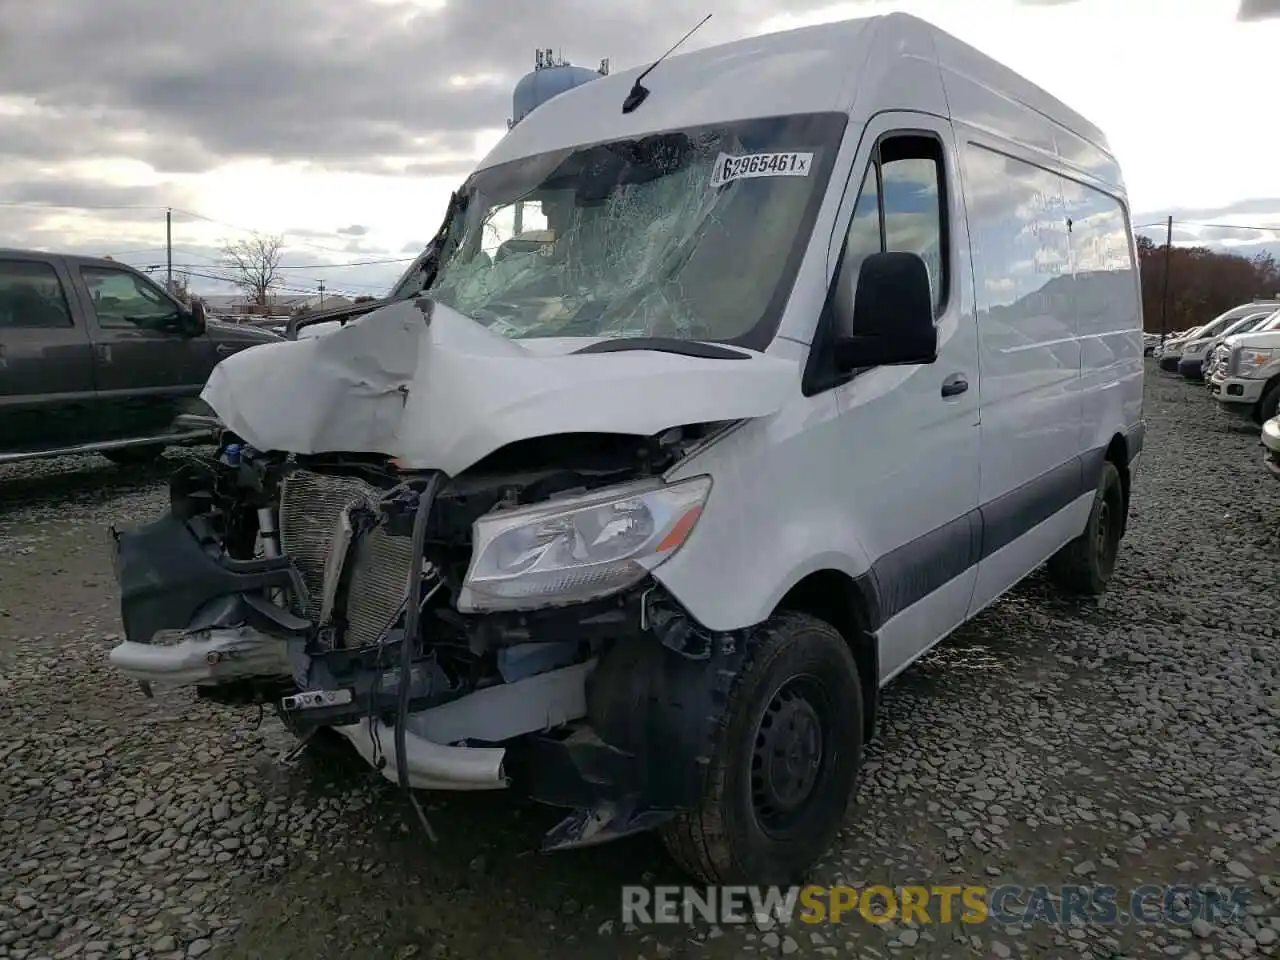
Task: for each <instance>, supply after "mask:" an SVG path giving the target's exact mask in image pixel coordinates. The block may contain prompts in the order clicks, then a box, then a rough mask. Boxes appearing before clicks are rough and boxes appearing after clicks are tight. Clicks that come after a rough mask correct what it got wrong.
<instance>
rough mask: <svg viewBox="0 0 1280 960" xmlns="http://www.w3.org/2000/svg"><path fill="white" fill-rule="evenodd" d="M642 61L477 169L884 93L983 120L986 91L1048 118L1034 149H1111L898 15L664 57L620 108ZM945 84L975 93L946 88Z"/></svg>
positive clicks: (536, 123)
mask: <svg viewBox="0 0 1280 960" xmlns="http://www.w3.org/2000/svg"><path fill="white" fill-rule="evenodd" d="M648 66H649V64H648V63H644V64H642V65H640V66H638V67H634V68H632V69H629V70H624V71H619V72H617V73H613V74H610V75H608V76H604V77H601V78H599V79H598V80H593V81H592V82H591V83H587V84H583V85H581V86H579V87H575V88H574V89H572V90H568V91H566V92H565V93H562V94H560V96H558V97H555V98H553V99H551V100H549V101H547V102H546V103H544V104H542V105H541V106H540V107H539V108H538V110H536V111H535V112H534V113H532V114H530V115H529V117H528V119H527V122H522V123H520V124H517V125H516V126H515V127H514V128H513V129H512V130H511V132H510V133H508V134H507V136H505V137H504V138H503V139H502V140H501V141H499V142H498V144H497V145H496V146H495V147H494V148H493V150H492V151H490V153H489V155H488V156H486V157H485V158H484V160H482V161H481V162H480V165H479V166H480V167H481V168H485V167H490V166H494V165H496V164H499V163H503V162H506V161H508V160H513V159H517V158H519V157H524V156H530V155H532V154H537V153H542V152H545V151H548V150H556V149H561V148H564V147H566V146H580V145H585V144H590V143H599V142H603V141H608V140H616V139H623V138H630V137H635V136H642V135H644V134H648V133H655V132H657V131H660V130H672V129H679V128H682V127H694V126H699V125H701V124H709V123H725V122H732V121H735V120H746V119H751V118H755V117H768V116H780V115H785V114H794V113H815V112H824V111H833V112H841V113H848V114H850V115H851V116H853V118H854V119H855V120H865V119H867V118H868V117H869V116H870V115H871V114H872V113H875V112H879V111H880V110H882V109H883V108H884V104H885V103H886V102H891V103H893V105H894V106H896V107H899V108H900V109H904V110H911V109H915V110H922V111H925V112H932V113H938V112H945V111H946V110H947V108H948V100H950V104H949V106H950V110H951V115H952V116H953V118H955V119H960V120H964V121H966V122H969V123H970V124H972V125H974V126H976V127H982V126H984V125H987V124H990V123H991V122H992V117H993V115H997V116H998V115H999V114H1000V113H1002V111H1001V110H1000V109H999V108H998V107H995V108H994V109H993V106H992V103H991V102H990V100H989V97H990V96H991V95H994V96H995V97H996V98H998V99H999V100H1002V101H1005V103H1006V104H1009V103H1011V104H1016V105H1019V106H1021V107H1022V108H1024V112H1025V111H1027V110H1029V111H1031V112H1033V113H1034V114H1038V115H1040V117H1041V118H1043V120H1045V121H1047V122H1048V125H1049V127H1051V128H1053V129H1054V131H1055V132H1046V133H1042V134H1040V140H1041V141H1042V143H1040V144H1036V146H1039V147H1040V148H1041V149H1046V150H1047V151H1048V152H1051V153H1063V154H1064V155H1069V154H1070V152H1071V151H1070V149H1069V147H1070V145H1067V147H1068V148H1067V149H1065V150H1064V148H1063V146H1062V145H1060V144H1057V140H1059V139H1066V140H1071V139H1073V138H1071V137H1066V138H1062V136H1061V135H1062V133H1067V132H1069V133H1070V134H1074V135H1075V138H1078V139H1079V140H1081V141H1083V142H1084V144H1087V145H1088V146H1089V147H1092V148H1093V149H1092V151H1087V152H1100V153H1101V154H1104V155H1106V157H1108V158H1110V156H1111V151H1110V148H1109V146H1108V144H1107V142H1106V138H1105V137H1104V135H1103V134H1102V131H1101V130H1099V129H1098V128H1097V127H1095V126H1094V125H1093V124H1092V123H1090V122H1089V121H1088V120H1086V119H1085V118H1084V117H1082V116H1081V115H1080V114H1078V113H1077V112H1076V111H1074V110H1073V109H1071V108H1070V107H1068V106H1067V105H1066V104H1064V103H1063V102H1062V101H1060V100H1058V99H1057V98H1056V97H1054V96H1052V95H1051V94H1049V93H1047V92H1046V91H1044V90H1043V89H1041V88H1040V87H1038V86H1036V85H1035V84H1033V83H1031V82H1030V81H1029V80H1026V79H1025V78H1023V77H1022V76H1020V75H1019V74H1017V73H1015V72H1014V71H1013V70H1011V69H1009V68H1008V67H1005V66H1004V65H1002V64H1001V63H999V62H998V61H996V60H994V59H993V58H991V57H989V56H987V55H986V54H984V53H982V52H981V51H979V50H977V49H975V48H974V47H972V46H970V45H968V44H967V43H964V42H963V41H961V40H959V39H957V38H956V37H954V36H952V35H951V34H949V33H947V32H945V31H943V30H940V29H939V28H937V27H935V26H933V25H932V24H930V23H928V22H926V21H924V20H921V19H920V18H918V17H914V16H911V15H910V14H905V13H889V14H882V15H879V16H874V17H862V18H858V19H852V20H841V21H837V22H834V23H823V24H818V25H816V26H810V27H800V28H797V29H794V30H786V31H782V32H779V33H771V34H764V35H762V36H755V37H747V38H745V39H742V40H736V41H733V42H730V43H725V44H721V45H718V46H712V47H705V48H702V49H700V50H694V51H691V52H689V53H684V54H678V55H675V56H672V57H670V58H669V59H667V60H665V61H664V62H663V63H662V65H661V66H660V67H658V69H656V70H655V71H654V72H653V73H652V74H650V75H649V76H648V77H646V78H645V85H646V86H647V87H648V88H649V89H650V91H651V94H650V96H649V98H648V99H647V100H646V101H645V102H644V104H643V105H642V106H640V107H639V109H637V110H636V111H635V112H633V113H631V114H624V113H623V112H622V101H623V99H624V98H625V97H626V95H627V92H628V90H630V88H631V85H632V83H633V82H634V81H635V79H636V78H637V77H638V76H639V75H640V73H641V72H643V71H644V70H645V69H647V68H648ZM944 83H945V84H946V87H947V93H944V92H943V84H944ZM953 85H954V86H956V87H964V88H966V90H965V92H966V93H969V92H972V91H980V94H978V95H977V96H976V98H975V96H974V95H968V96H965V95H962V96H960V97H955V96H952V97H948V95H947V94H949V93H951V88H952V87H953ZM966 105H967V106H968V107H969V109H966ZM966 114H968V115H966ZM996 123H999V119H997V120H996ZM1006 135H1007V133H1006ZM1086 166H1088V165H1087V164H1086ZM1107 179H1113V178H1107Z"/></svg>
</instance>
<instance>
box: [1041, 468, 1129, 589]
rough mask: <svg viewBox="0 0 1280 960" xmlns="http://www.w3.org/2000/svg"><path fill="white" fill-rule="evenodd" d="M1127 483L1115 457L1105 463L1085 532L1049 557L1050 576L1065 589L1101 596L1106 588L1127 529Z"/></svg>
mask: <svg viewBox="0 0 1280 960" xmlns="http://www.w3.org/2000/svg"><path fill="white" fill-rule="evenodd" d="M1124 510H1125V500H1124V485H1123V484H1122V483H1121V481H1120V471H1119V470H1117V469H1116V465H1115V464H1114V463H1112V462H1111V461H1109V460H1108V461H1106V462H1104V463H1103V464H1102V476H1100V477H1099V478H1098V488H1097V492H1096V494H1095V495H1094V498H1093V509H1092V510H1091V511H1090V512H1089V523H1088V525H1087V526H1086V527H1085V530H1084V533H1082V534H1080V536H1078V537H1076V538H1075V539H1074V540H1072V541H1071V542H1070V543H1068V544H1067V545H1066V546H1064V547H1063V548H1062V549H1061V550H1059V551H1058V552H1057V553H1056V554H1054V555H1053V557H1052V558H1051V559H1050V560H1049V576H1050V578H1051V579H1052V580H1053V581H1054V583H1055V584H1056V585H1057V586H1058V587H1059V588H1060V589H1061V590H1063V591H1064V592H1066V593H1070V594H1075V595H1078V596H1098V595H1100V594H1102V593H1105V592H1106V589H1107V584H1108V583H1110V582H1111V574H1112V572H1113V571H1114V570H1115V566H1116V556H1117V555H1118V554H1119V552H1120V536H1121V532H1122V531H1123V530H1124Z"/></svg>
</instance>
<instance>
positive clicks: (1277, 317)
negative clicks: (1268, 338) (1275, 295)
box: [1201, 310, 1280, 390]
mask: <svg viewBox="0 0 1280 960" xmlns="http://www.w3.org/2000/svg"><path fill="white" fill-rule="evenodd" d="M1276 329H1280V310H1275V311H1273V312H1271V313H1269V314H1267V315H1266V316H1264V317H1263V318H1262V319H1261V320H1258V319H1252V320H1250V322H1248V323H1243V324H1241V325H1240V326H1239V327H1236V326H1234V325H1233V326H1232V327H1229V328H1228V329H1227V330H1225V331H1224V332H1223V334H1222V335H1221V336H1219V337H1217V338H1216V339H1215V340H1214V341H1213V344H1212V346H1210V348H1209V352H1208V353H1206V354H1205V360H1204V367H1203V369H1202V370H1201V376H1202V377H1203V379H1204V382H1205V384H1206V385H1208V386H1209V387H1210V389H1211V390H1212V381H1213V374H1214V372H1215V371H1216V370H1217V368H1218V364H1220V363H1222V362H1223V361H1224V360H1226V358H1227V356H1228V355H1229V354H1230V353H1231V343H1232V341H1233V338H1234V337H1236V336H1239V335H1242V334H1246V333H1263V332H1265V331H1268V330H1276Z"/></svg>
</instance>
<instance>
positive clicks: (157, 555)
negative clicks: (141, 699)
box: [109, 513, 311, 685]
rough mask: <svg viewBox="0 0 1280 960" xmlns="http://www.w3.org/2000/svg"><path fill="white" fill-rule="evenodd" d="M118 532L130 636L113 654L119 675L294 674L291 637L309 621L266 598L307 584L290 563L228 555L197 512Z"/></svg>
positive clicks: (192, 679) (201, 680) (212, 678)
mask: <svg viewBox="0 0 1280 960" xmlns="http://www.w3.org/2000/svg"><path fill="white" fill-rule="evenodd" d="M112 534H113V536H114V538H115V571H116V580H117V582H118V583H119V586H120V613H121V619H122V620H123V621H124V632H125V640H124V642H123V643H121V644H120V645H119V646H117V647H116V648H115V649H114V650H112V651H111V654H110V657H109V659H110V662H111V663H112V664H113V665H114V666H115V667H116V668H117V669H119V670H120V671H121V672H122V673H124V674H125V675H126V676H129V677H132V678H133V679H135V680H139V681H141V682H143V683H144V684H146V683H151V682H161V683H175V684H183V685H191V684H208V683H218V682H225V681H229V680H237V679H243V678H247V677H258V676H276V675H279V676H288V675H289V674H290V673H291V670H290V666H289V659H288V652H287V639H288V638H289V637H293V636H304V635H305V634H306V632H307V631H308V630H309V629H310V628H311V624H310V623H309V622H308V621H306V620H303V619H301V618H299V617H296V616H294V615H293V614H292V613H290V612H289V611H288V610H285V609H284V608H282V607H279V606H276V605H275V604H273V603H271V602H269V601H267V600H265V599H263V597H262V596H261V593H262V592H263V591H265V590H272V589H287V590H297V589H300V588H301V579H300V578H299V576H298V573H297V571H296V570H295V569H294V568H293V566H292V564H290V562H289V561H288V560H287V559H285V558H271V559H266V560H253V561H236V560H228V559H226V558H225V557H221V556H219V555H218V553H217V551H216V548H211V549H206V548H207V547H208V545H209V544H210V543H216V539H215V538H213V537H211V536H210V537H202V536H201V535H200V519H199V518H195V519H193V520H191V521H187V522H183V521H182V520H180V519H178V518H177V517H176V516H174V515H173V514H172V513H170V514H166V515H165V516H164V517H161V518H160V519H159V520H157V521H155V522H154V523H150V524H147V525H146V526H143V527H139V528H137V529H135V530H128V531H123V532H119V531H115V530H113V531H112ZM157 641H158V642H157Z"/></svg>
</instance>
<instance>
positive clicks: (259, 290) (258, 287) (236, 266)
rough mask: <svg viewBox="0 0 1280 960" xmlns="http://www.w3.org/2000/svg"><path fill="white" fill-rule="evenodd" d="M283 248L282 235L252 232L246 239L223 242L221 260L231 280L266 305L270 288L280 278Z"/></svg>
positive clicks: (257, 301)
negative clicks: (229, 273)
mask: <svg viewBox="0 0 1280 960" xmlns="http://www.w3.org/2000/svg"><path fill="white" fill-rule="evenodd" d="M283 252H284V237H282V236H280V235H278V234H275V235H263V234H258V233H255V234H254V235H253V236H252V237H249V238H248V239H247V240H236V241H234V242H228V243H226V244H225V245H224V246H223V248H222V262H223V266H224V267H226V268H227V269H228V270H229V271H230V272H231V282H232V283H234V284H235V285H236V286H237V287H239V288H240V289H241V290H243V291H244V294H245V296H247V297H248V298H249V299H250V300H252V301H253V302H254V303H255V304H257V305H258V306H260V307H265V306H266V305H267V304H268V302H269V300H270V296H271V288H272V287H274V286H275V285H276V284H277V283H278V282H279V280H280V276H279V274H280V255H281V254H282V253H283Z"/></svg>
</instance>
